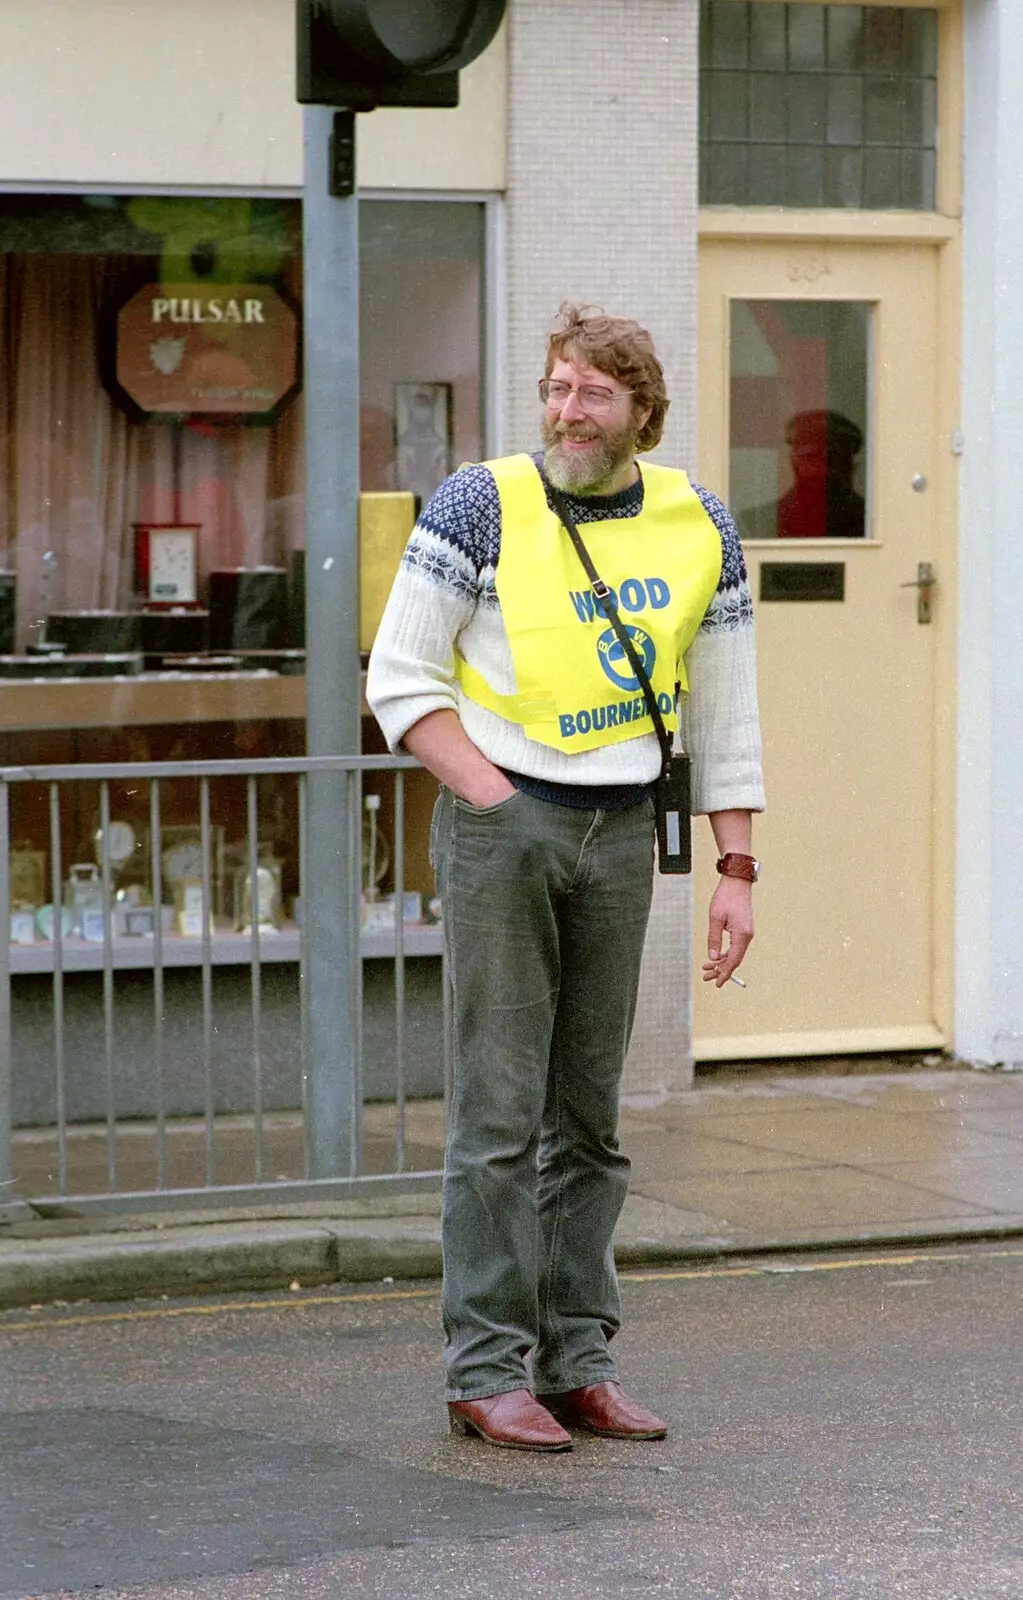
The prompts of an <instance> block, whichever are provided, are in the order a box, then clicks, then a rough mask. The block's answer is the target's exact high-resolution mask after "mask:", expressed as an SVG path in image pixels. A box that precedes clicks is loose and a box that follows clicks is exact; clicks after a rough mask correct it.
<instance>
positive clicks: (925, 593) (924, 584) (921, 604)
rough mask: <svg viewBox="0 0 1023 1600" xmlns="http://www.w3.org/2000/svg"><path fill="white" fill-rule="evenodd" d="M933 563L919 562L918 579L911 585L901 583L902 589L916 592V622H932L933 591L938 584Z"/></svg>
mask: <svg viewBox="0 0 1023 1600" xmlns="http://www.w3.org/2000/svg"><path fill="white" fill-rule="evenodd" d="M937 581H938V580H937V578H936V577H935V573H934V563H933V562H932V561H918V562H917V564H916V577H915V578H914V579H913V580H912V582H910V583H900V584H899V588H900V589H915V590H916V620H917V622H922V623H928V622H930V620H931V590H932V589H933V587H934V585H935V584H936V583H937Z"/></svg>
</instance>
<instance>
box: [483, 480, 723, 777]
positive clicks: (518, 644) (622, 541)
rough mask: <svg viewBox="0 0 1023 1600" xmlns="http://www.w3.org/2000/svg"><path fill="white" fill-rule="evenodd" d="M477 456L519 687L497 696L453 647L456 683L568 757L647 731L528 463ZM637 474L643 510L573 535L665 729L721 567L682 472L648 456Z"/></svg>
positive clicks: (628, 674)
mask: <svg viewBox="0 0 1023 1600" xmlns="http://www.w3.org/2000/svg"><path fill="white" fill-rule="evenodd" d="M486 465H487V467H488V468H489V470H490V471H491V472H492V473H493V476H494V479H495V481H496V483H497V488H498V492H499V494H500V499H501V554H500V559H499V561H498V565H497V580H496V583H497V595H498V599H499V600H500V602H501V614H502V617H503V620H504V625H505V628H506V630H507V633H508V642H509V644H510V646H511V656H512V663H513V665H514V668H515V681H516V684H517V686H518V692H517V693H516V694H498V693H496V692H495V690H493V689H492V688H491V687H490V685H489V683H487V681H486V679H485V678H484V677H483V676H482V674H481V673H480V672H478V671H477V670H476V669H475V668H474V667H472V666H470V664H469V663H468V661H466V660H465V659H464V657H463V656H462V655H461V654H460V653H459V652H458V651H457V650H456V652H455V674H456V677H457V678H458V681H459V683H460V685H461V687H462V690H463V691H464V693H465V694H466V695H468V697H469V699H470V700H474V701H475V702H476V703H477V705H481V706H485V707H486V708H487V709H488V710H489V711H494V712H496V713H497V715H498V716H499V717H503V718H504V719H505V720H506V721H507V722H516V723H521V724H522V726H523V728H524V730H525V733H526V737H527V738H529V739H535V740H537V741H538V742H539V743H540V744H546V745H552V746H553V747H554V749H556V750H564V751H566V752H567V753H569V754H574V753H575V752H576V751H581V750H594V749H597V748H598V747H599V746H601V745H605V744H617V743H620V742H622V741H624V740H626V739H636V738H639V737H640V736H641V735H642V734H645V733H650V732H652V724H651V720H650V712H649V710H648V708H647V704H646V701H645V699H644V697H643V691H642V689H641V688H640V685H639V680H638V679H637V677H636V675H635V673H634V671H633V669H632V666H631V664H630V662H629V658H628V656H627V655H626V654H625V651H624V650H623V649H622V647H621V645H620V644H619V642H618V640H617V639H616V638H615V634H614V629H613V628H612V626H611V623H610V621H609V620H608V618H607V616H606V615H605V614H604V612H603V611H602V610H601V608H600V603H599V601H598V600H597V599H596V598H595V596H594V594H593V591H592V589H591V588H590V584H589V580H588V579H587V577H586V573H585V570H584V568H583V565H582V563H581V561H580V560H579V557H578V555H577V554H576V551H575V547H574V545H573V544H572V541H571V539H570V538H569V535H568V533H567V532H566V531H565V529H564V528H563V527H562V525H561V523H560V521H559V520H558V518H557V516H556V515H555V513H554V512H553V511H552V510H551V509H550V507H549V506H548V504H547V497H546V495H545V493H544V487H543V483H542V482H541V479H540V474H539V473H538V472H537V470H536V466H535V464H534V462H533V460H532V459H531V457H529V456H527V455H519V456H508V457H506V458H505V459H503V460H500V461H488V462H487V463H486ZM641 471H642V474H643V509H642V511H641V512H640V514H639V515H638V516H633V517H615V518H612V519H609V520H608V521H602V522H588V523H586V524H585V525H584V526H583V528H582V530H581V532H582V538H583V542H584V543H585V545H586V547H587V549H588V550H589V552H590V556H591V558H592V561H593V564H594V566H595V567H596V569H597V572H598V573H599V575H600V577H601V578H602V579H603V580H604V582H605V583H606V584H607V585H608V586H609V588H610V589H611V590H612V591H613V595H614V598H615V599H616V600H617V604H618V611H619V615H620V617H621V620H622V623H623V625H624V626H625V627H626V628H627V629H628V631H629V633H630V635H631V637H632V641H633V643H634V644H635V646H636V650H637V653H638V655H639V657H640V660H641V661H642V662H643V665H644V667H645V668H646V671H647V674H648V676H649V678H650V681H651V683H652V685H653V689H654V693H655V694H656V696H657V704H658V707H659V709H660V711H661V714H662V716H663V718H664V722H665V726H666V727H667V728H668V729H672V728H674V726H675V723H676V715H675V684H676V683H679V684H680V685H681V686H682V688H683V689H686V688H688V681H687V678H686V672H685V667H684V665H683V662H682V657H683V654H684V653H685V651H686V650H687V649H688V648H689V646H690V644H691V643H692V641H693V638H694V637H695V635H696V631H697V629H698V628H699V626H700V623H701V622H702V620H703V617H704V613H705V612H706V610H707V607H708V605H709V604H710V600H711V596H712V595H713V594H714V592H715V590H716V589H717V586H718V580H719V579H720V576H721V535H720V534H719V532H718V530H717V528H716V527H715V526H714V524H713V522H712V521H711V519H710V517H709V516H708V515H707V513H706V511H705V510H704V509H703V506H702V505H701V503H700V500H699V497H698V496H697V494H696V493H695V491H694V490H693V488H692V486H691V484H690V482H689V479H688V478H687V477H686V475H685V473H684V472H679V471H677V470H676V469H674V468H672V467H658V466H654V465H652V464H649V463H646V464H644V465H643V467H642V469H641Z"/></svg>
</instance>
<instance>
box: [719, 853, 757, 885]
mask: <svg viewBox="0 0 1023 1600" xmlns="http://www.w3.org/2000/svg"><path fill="white" fill-rule="evenodd" d="M715 865H716V867H717V869H718V871H719V872H720V874H721V876H722V877H723V878H745V879H746V882H747V883H756V881H757V875H758V870H759V867H760V863H759V861H758V860H757V858H756V856H743V855H740V854H739V852H738V851H737V850H729V851H728V853H727V854H726V855H723V856H721V857H720V859H719V860H718V861H717V862H716V863H715Z"/></svg>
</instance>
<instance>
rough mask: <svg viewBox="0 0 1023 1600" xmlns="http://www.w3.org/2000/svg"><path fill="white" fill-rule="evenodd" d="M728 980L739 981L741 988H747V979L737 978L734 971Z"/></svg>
mask: <svg viewBox="0 0 1023 1600" xmlns="http://www.w3.org/2000/svg"><path fill="white" fill-rule="evenodd" d="M728 981H729V983H737V984H738V985H739V988H740V989H745V987H746V979H745V978H737V977H736V976H735V973H734V972H733V973H730V974H729V978H728Z"/></svg>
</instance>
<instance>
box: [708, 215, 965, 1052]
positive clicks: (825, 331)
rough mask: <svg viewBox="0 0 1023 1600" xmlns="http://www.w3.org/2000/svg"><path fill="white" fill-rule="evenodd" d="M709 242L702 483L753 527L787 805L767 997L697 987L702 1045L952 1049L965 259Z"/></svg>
mask: <svg viewBox="0 0 1023 1600" xmlns="http://www.w3.org/2000/svg"><path fill="white" fill-rule="evenodd" d="M700 250H701V259H700V361H701V372H700V438H699V451H698V472H697V475H698V477H699V479H700V481H702V482H703V483H705V484H706V485H707V486H708V487H710V488H712V489H713V490H715V491H716V492H718V493H720V494H721V495H722V496H723V498H725V499H726V501H727V502H728V504H729V506H730V508H731V510H732V512H733V514H734V515H735V517H736V520H737V521H738V523H739V525H740V529H741V530H742V533H743V543H744V549H745V552H746V561H747V566H748V568H749V572H750V582H751V587H752V591H753V599H754V607H755V614H756V629H757V645H758V673H759V684H760V700H761V714H762V721H763V729H764V743H765V772H766V781H767V794H768V812H767V814H766V815H765V817H764V818H763V819H761V820H760V821H759V823H758V825H757V828H756V836H755V837H756V846H755V848H756V851H757V854H758V855H759V856H761V857H762V859H763V878H762V882H761V884H760V886H759V888H758V889H757V891H756V895H757V907H756V908H757V916H758V928H757V940H756V942H755V945H754V947H753V951H752V952H751V955H750V957H749V960H748V963H747V966H746V967H745V968H744V976H745V977H746V979H747V987H746V989H745V990H740V989H739V988H737V987H733V986H731V985H728V986H726V989H725V990H724V991H716V990H711V989H709V988H707V987H705V986H703V985H700V984H698V985H697V989H698V992H697V995H696V1002H695V1018H694V1023H695V1026H694V1038H695V1053H696V1057H697V1059H698V1060H699V1059H704V1060H709V1059H735V1058H742V1057H747V1058H749V1057H757V1056H775V1057H777V1056H786V1055H794V1056H795V1055H818V1054H821V1055H823V1054H835V1053H846V1052H857V1051H859V1052H863V1051H887V1050H912V1049H919V1048H922V1047H928V1046H931V1047H935V1046H940V1045H941V1044H942V1043H943V1041H944V1038H945V1029H944V1022H943V1016H942V1000H941V992H940V991H941V984H942V973H943V970H944V966H945V963H946V959H947V952H946V948H945V947H946V932H945V931H944V930H943V928H942V926H941V924H942V921H943V920H944V921H947V920H948V919H947V918H945V919H943V918H942V917H941V915H940V913H941V911H942V907H943V890H942V886H941V883H940V882H939V881H937V880H939V879H940V877H941V866H940V863H941V859H942V849H943V840H944V838H945V833H946V822H947V818H948V815H949V812H950V808H951V794H950V793H945V792H943V791H944V787H945V777H944V774H945V766H944V763H943V760H942V757H941V754H940V750H939V739H938V729H939V726H940V725H941V716H942V713H941V706H942V704H943V697H947V695H948V693H949V685H948V682H947V681H944V680H939V678H938V650H939V641H940V640H941V639H942V638H948V637H949V634H948V633H947V631H946V630H947V629H950V627H951V617H950V606H951V593H952V590H951V581H950V580H951V572H950V571H949V568H950V565H951V561H950V558H948V557H943V555H942V550H943V536H942V528H943V520H942V519H943V517H944V518H945V519H946V520H947V518H948V516H949V515H950V513H949V509H948V500H949V496H948V494H947V492H946V493H945V494H944V495H943V493H942V484H943V482H944V481H945V480H944V479H943V477H942V475H943V474H947V473H948V472H949V471H950V461H949V450H948V439H947V437H945V436H944V425H943V422H942V418H941V416H940V411H941V406H942V402H941V383H940V382H939V373H940V371H941V362H942V353H941V348H940V345H939V337H942V336H941V335H940V330H939V323H940V318H939V307H940V303H941V302H940V271H941V262H940V258H941V251H940V248H939V247H936V246H935V245H933V244H906V243H900V242H897V241H895V240H891V241H886V242H885V243H884V244H883V245H877V244H874V243H870V244H866V243H852V242H850V243H840V242H819V243H818V242H816V241H812V240H811V241H804V240H796V239H791V240H785V239H780V238H779V239H762V238H760V239H749V238H738V237H734V238H727V237H726V238H705V239H704V240H703V241H702V242H701V246H700ZM946 489H947V485H946ZM949 542H950V541H949ZM932 579H933V580H934V581H933V582H931V581H929V580H932ZM945 678H946V679H947V673H946V675H945ZM710 854H711V852H709V851H707V850H706V849H705V850H703V851H702V852H701V860H700V862H699V864H698V869H697V879H696V895H697V899H696V903H697V906H698V907H699V908H701V909H700V911H699V913H698V921H697V927H696V938H697V941H698V953H699V946H700V945H701V944H702V940H703V938H704V930H703V927H702V926H701V921H702V915H703V912H702V906H704V905H705V904H706V901H707V898H708V897H709V895H710V893H711V892H712V889H713V882H714V872H713V861H712V860H710V859H708V857H709V856H710Z"/></svg>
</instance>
